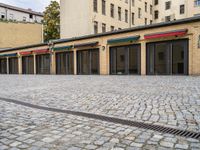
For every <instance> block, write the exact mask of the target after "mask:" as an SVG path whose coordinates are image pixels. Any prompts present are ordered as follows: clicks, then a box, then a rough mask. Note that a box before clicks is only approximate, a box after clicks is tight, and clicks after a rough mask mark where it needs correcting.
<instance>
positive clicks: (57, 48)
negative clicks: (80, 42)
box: [53, 45, 73, 51]
mask: <svg viewBox="0 0 200 150" xmlns="http://www.w3.org/2000/svg"><path fill="white" fill-rule="evenodd" d="M72 47H73V46H72V45H70V46H62V47H54V48H53V50H54V51H60V50H70V49H72Z"/></svg>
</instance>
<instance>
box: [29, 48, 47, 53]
mask: <svg viewBox="0 0 200 150" xmlns="http://www.w3.org/2000/svg"><path fill="white" fill-rule="evenodd" d="M32 52H33V53H36V54H41V53H49V50H48V49H40V50H34V51H32Z"/></svg>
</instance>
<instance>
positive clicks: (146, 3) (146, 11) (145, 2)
mask: <svg viewBox="0 0 200 150" xmlns="http://www.w3.org/2000/svg"><path fill="white" fill-rule="evenodd" d="M144 9H145V12H147V2H145V8H144Z"/></svg>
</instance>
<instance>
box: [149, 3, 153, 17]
mask: <svg viewBox="0 0 200 150" xmlns="http://www.w3.org/2000/svg"><path fill="white" fill-rule="evenodd" d="M150 14H151V15H152V14H153V6H152V5H150Z"/></svg>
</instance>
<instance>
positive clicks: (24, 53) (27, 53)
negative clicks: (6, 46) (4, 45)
mask: <svg viewBox="0 0 200 150" xmlns="http://www.w3.org/2000/svg"><path fill="white" fill-rule="evenodd" d="M19 54H20V55H31V54H32V52H31V51H29V52H20V53H19Z"/></svg>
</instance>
